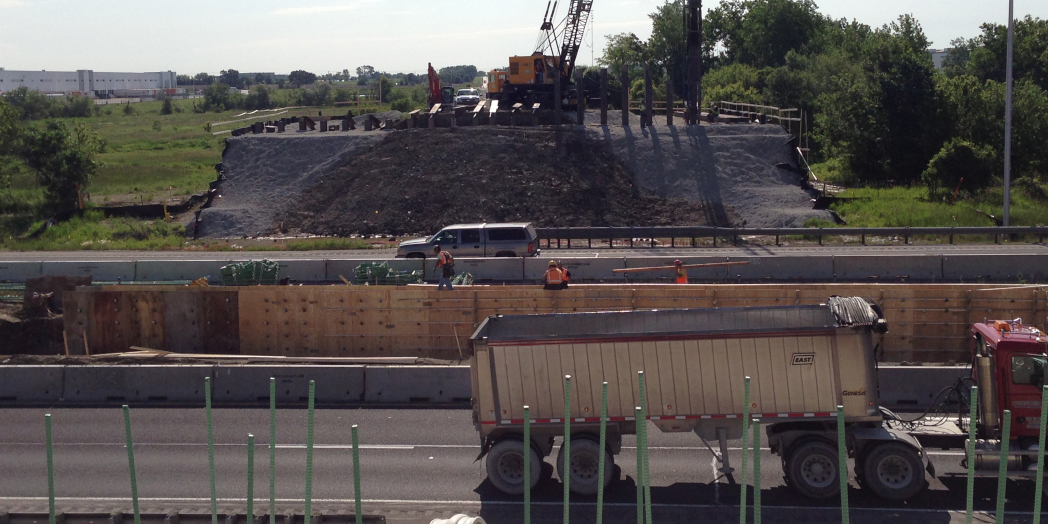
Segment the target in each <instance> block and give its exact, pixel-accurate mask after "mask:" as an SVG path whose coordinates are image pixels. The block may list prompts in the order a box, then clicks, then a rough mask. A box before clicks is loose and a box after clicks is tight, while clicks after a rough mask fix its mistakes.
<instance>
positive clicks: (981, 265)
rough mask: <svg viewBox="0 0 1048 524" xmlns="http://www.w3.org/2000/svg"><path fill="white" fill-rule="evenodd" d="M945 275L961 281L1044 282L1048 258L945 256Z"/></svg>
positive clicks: (1026, 256)
mask: <svg viewBox="0 0 1048 524" xmlns="http://www.w3.org/2000/svg"><path fill="white" fill-rule="evenodd" d="M943 276H944V277H946V278H947V279H949V280H960V281H964V280H968V281H971V280H993V281H997V282H1044V281H1045V280H1048V255H956V256H943Z"/></svg>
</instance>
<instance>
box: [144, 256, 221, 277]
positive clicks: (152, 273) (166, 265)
mask: <svg viewBox="0 0 1048 524" xmlns="http://www.w3.org/2000/svg"><path fill="white" fill-rule="evenodd" d="M232 263H233V262H232V261H223V260H178V261H173V260H139V261H137V262H135V280H136V281H139V282H148V281H164V280H196V279H198V278H200V277H211V278H210V280H211V282H212V283H215V282H221V281H222V276H221V272H220V270H221V269H222V266H226V265H229V264H232Z"/></svg>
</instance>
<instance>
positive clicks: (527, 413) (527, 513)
mask: <svg viewBox="0 0 1048 524" xmlns="http://www.w3.org/2000/svg"><path fill="white" fill-rule="evenodd" d="M597 511H598V512H599V511H600V510H599V509H598V510H597ZM524 524H531V408H530V407H528V406H524Z"/></svg>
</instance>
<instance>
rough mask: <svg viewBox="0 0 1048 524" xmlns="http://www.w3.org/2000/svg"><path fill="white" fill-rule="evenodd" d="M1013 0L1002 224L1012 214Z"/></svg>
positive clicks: (1011, 4) (1008, 222) (1010, 1)
mask: <svg viewBox="0 0 1048 524" xmlns="http://www.w3.org/2000/svg"><path fill="white" fill-rule="evenodd" d="M1014 11H1015V0H1008V72H1007V73H1006V74H1007V75H1008V76H1007V78H1008V86H1007V92H1006V93H1005V98H1004V225H1005V226H1010V225H1011V214H1012V87H1013V85H1014V84H1013V80H1012V49H1013V42H1014V40H1015V13H1014Z"/></svg>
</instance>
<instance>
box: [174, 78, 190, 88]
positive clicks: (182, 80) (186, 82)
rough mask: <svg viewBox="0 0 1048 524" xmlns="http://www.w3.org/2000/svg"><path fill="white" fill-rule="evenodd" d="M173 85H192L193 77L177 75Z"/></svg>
mask: <svg viewBox="0 0 1048 524" xmlns="http://www.w3.org/2000/svg"><path fill="white" fill-rule="evenodd" d="M175 83H177V84H178V85H180V86H187V85H191V84H192V83H193V77H191V76H189V75H178V76H177V77H175Z"/></svg>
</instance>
